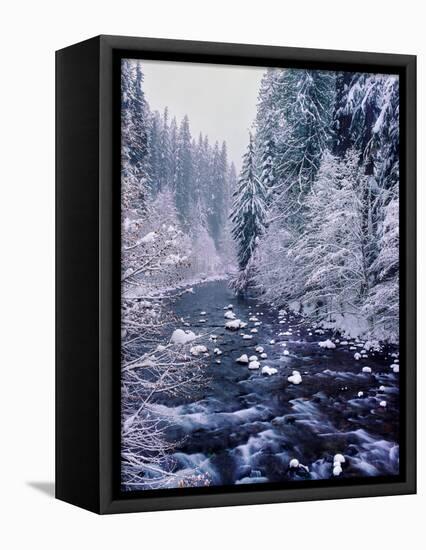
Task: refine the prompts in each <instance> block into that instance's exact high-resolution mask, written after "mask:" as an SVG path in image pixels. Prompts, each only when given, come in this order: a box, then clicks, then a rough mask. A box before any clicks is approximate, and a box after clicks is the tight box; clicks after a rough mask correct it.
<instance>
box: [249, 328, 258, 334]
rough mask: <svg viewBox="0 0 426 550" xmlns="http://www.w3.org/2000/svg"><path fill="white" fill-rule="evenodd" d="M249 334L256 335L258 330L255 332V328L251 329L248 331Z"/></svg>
mask: <svg viewBox="0 0 426 550" xmlns="http://www.w3.org/2000/svg"><path fill="white" fill-rule="evenodd" d="M250 332H252V333H253V334H257V332H258V330H257V328H252V329H251V330H250Z"/></svg>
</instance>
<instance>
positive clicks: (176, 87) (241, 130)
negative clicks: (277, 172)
mask: <svg viewBox="0 0 426 550" xmlns="http://www.w3.org/2000/svg"><path fill="white" fill-rule="evenodd" d="M142 70H143V73H144V78H145V80H144V90H145V95H146V99H147V100H148V103H149V105H150V107H151V109H152V110H159V111H163V109H164V107H166V106H167V107H169V111H170V116H171V117H173V116H176V118H177V119H178V123H179V122H180V120H181V119H182V118H183V117H184V115H185V114H187V115H188V117H189V123H190V126H191V133H192V136H193V137H195V138H198V134H199V132H202V133H203V134H207V135H208V136H209V140H210V142H211V143H214V142H215V141H216V140H218V141H219V142H221V141H223V140H225V141H226V142H227V144H228V154H229V159H230V160H232V161H234V162H235V165H236V167H237V170H239V169H240V167H241V156H242V155H243V153H244V151H245V149H246V147H247V143H248V131H249V129H250V127H251V125H252V122H253V120H254V117H255V115H256V103H257V94H258V91H259V84H260V79H261V77H262V74H263V73H264V71H265V69H263V68H257V67H241V66H232V65H210V64H203V63H176V62H169V61H143V62H142Z"/></svg>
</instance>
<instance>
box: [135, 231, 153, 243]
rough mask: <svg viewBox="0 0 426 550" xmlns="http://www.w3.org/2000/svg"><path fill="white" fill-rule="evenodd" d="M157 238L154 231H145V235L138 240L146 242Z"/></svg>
mask: <svg viewBox="0 0 426 550" xmlns="http://www.w3.org/2000/svg"><path fill="white" fill-rule="evenodd" d="M156 238H157V234H156V233H155V232H154V231H151V232H150V233H147V234H146V235H145V237H142V239H141V240H140V241H139V243H140V244H148V243H152V242H154V241H155V239H156Z"/></svg>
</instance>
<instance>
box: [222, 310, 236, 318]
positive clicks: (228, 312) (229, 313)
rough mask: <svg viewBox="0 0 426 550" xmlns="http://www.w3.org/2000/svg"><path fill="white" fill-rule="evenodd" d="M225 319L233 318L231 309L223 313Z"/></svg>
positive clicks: (233, 314)
mask: <svg viewBox="0 0 426 550" xmlns="http://www.w3.org/2000/svg"><path fill="white" fill-rule="evenodd" d="M224 317H225V319H235V317H236V315H235V313H234V312H233V311H231V310H229V309H228V310H227V311H226V312H225V315H224Z"/></svg>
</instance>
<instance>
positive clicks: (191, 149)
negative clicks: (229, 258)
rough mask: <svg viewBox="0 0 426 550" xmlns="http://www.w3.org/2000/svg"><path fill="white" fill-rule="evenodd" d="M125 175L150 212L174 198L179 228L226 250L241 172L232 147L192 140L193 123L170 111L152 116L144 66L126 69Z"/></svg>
mask: <svg viewBox="0 0 426 550" xmlns="http://www.w3.org/2000/svg"><path fill="white" fill-rule="evenodd" d="M121 95H122V156H123V158H122V166H124V170H123V176H124V177H125V178H129V177H132V178H134V185H135V187H137V188H138V190H137V191H136V190H135V193H136V195H137V196H136V202H134V204H140V206H141V208H144V205H146V203H147V202H149V201H150V200H153V199H154V200H155V198H156V197H158V196H159V195H160V194H162V193H171V194H172V196H173V198H174V203H175V207H176V212H177V215H178V218H179V223H180V225H181V227H182V229H183V230H184V232H185V233H187V234H188V235H191V236H193V237H195V238H197V236H198V237H199V236H200V235H201V234H202V233H203V232H207V233H208V235H209V236H210V237H211V238H212V239H213V242H214V245H215V247H216V249H217V250H221V249H224V248H226V244H225V243H226V242H227V240H228V234H229V226H228V217H229V216H228V212H229V205H230V197H231V191H230V190H231V189H232V188H233V187H235V182H236V172H235V167H234V165H233V164H232V163H229V162H228V155H227V147H226V142H225V141H224V142H222V143H221V144H219V143H218V142H215V143H214V144H210V143H209V139H208V136H203V135H202V134H200V135H199V136H198V138H197V139H194V138H193V137H192V134H191V131H190V125H189V119H188V117H187V116H185V117H184V118H183V119H182V120H181V121H180V123H178V121H177V120H176V118H171V119H170V115H169V112H168V109H167V108H165V110H164V112H163V113H159V112H158V111H154V112H152V111H151V109H150V107H149V105H148V103H147V101H146V99H145V96H144V91H143V73H142V67H141V63H140V62H136V61H135V60H124V61H123V64H122V85H121Z"/></svg>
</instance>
